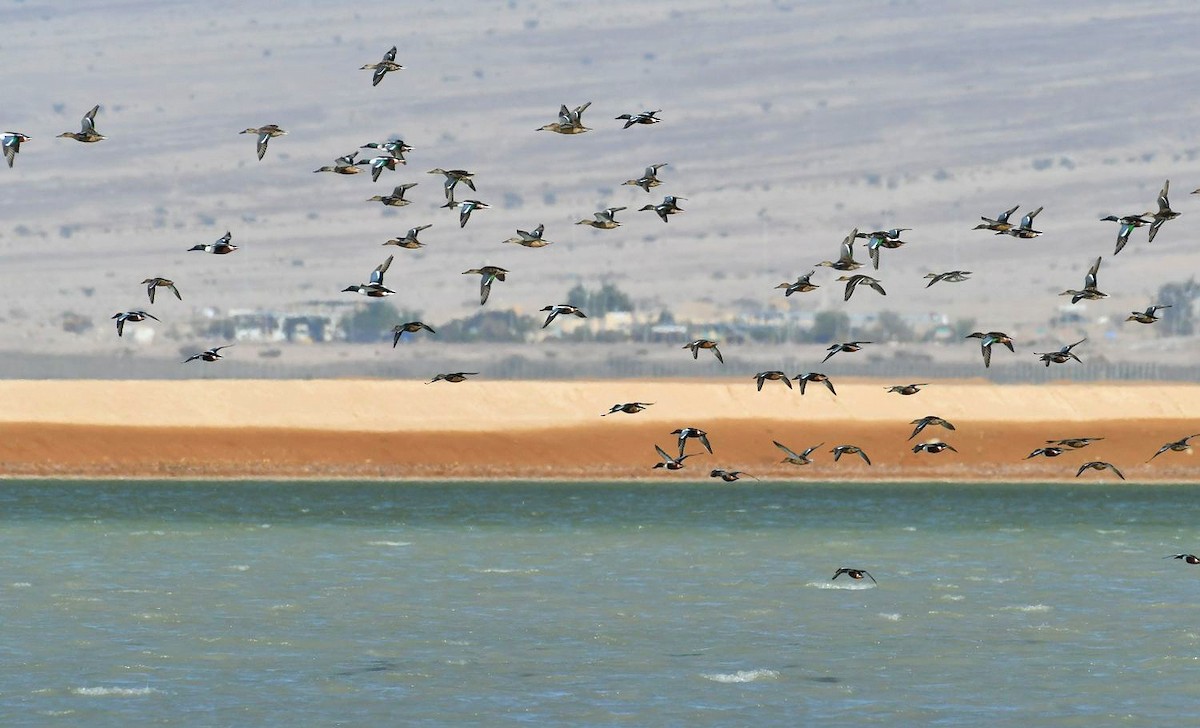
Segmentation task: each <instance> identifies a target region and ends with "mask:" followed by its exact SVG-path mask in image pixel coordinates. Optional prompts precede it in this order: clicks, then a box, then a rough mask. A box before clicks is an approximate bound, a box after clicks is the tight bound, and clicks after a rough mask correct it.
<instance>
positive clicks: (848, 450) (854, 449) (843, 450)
mask: <svg viewBox="0 0 1200 728" xmlns="http://www.w3.org/2000/svg"><path fill="white" fill-rule="evenodd" d="M829 452H831V453H833V461H834V462H835V463H836V462H837V461H838V460H839V459H841V457H842V456H843V455H858V456H859V457H860V458H862V459H863V462H864V463H866V464H867V465H870V464H871V458H869V457H867V451H866V450H863V449H862V448H861V447H859V446H858V445H838V446H837V447H835V448H833V449H832V450H830V451H829Z"/></svg>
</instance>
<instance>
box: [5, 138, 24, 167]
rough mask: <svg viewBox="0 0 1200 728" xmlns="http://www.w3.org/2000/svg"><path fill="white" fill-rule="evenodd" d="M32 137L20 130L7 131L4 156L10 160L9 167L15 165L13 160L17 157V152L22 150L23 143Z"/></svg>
mask: <svg viewBox="0 0 1200 728" xmlns="http://www.w3.org/2000/svg"><path fill="white" fill-rule="evenodd" d="M29 139H30V137H29V136H28V135H26V134H22V133H21V132H19V131H6V132H4V136H3V144H4V158H5V159H6V160H8V166H9V169H11V168H12V166H13V161H14V160H15V159H16V158H17V153H18V152H20V151H21V143H22V142H27V141H29Z"/></svg>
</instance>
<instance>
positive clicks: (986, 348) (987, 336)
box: [966, 331, 1016, 367]
mask: <svg viewBox="0 0 1200 728" xmlns="http://www.w3.org/2000/svg"><path fill="white" fill-rule="evenodd" d="M966 338H968V339H979V351H980V353H982V354H983V365H984V366H985V367H990V366H991V365H992V344H1003V345H1004V346H1007V347H1008V350H1009V351H1011V352H1014V353H1015V352H1016V350H1015V349H1013V340H1012V337H1011V336H1009V335H1008V334H1006V333H1004V332H1003V331H989V332H987V333H984V332H982V331H976V332H974V333H970V334H967V335H966Z"/></svg>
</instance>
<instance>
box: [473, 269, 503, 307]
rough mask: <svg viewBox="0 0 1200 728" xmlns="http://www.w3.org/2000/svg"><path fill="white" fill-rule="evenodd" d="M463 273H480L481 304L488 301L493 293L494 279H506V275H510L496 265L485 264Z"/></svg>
mask: <svg viewBox="0 0 1200 728" xmlns="http://www.w3.org/2000/svg"><path fill="white" fill-rule="evenodd" d="M462 274H463V275H464V276H465V275H478V276H480V281H479V305H480V306H482V305H483V304H485V303H487V300H488V296H490V295H491V294H492V281H501V282H503V281H504V276H506V275H508V271H506V270H505V269H503V268H501V267H499V266H495V265H485V266H482V267H479V268H472V269H471V270H464V271H463V272H462Z"/></svg>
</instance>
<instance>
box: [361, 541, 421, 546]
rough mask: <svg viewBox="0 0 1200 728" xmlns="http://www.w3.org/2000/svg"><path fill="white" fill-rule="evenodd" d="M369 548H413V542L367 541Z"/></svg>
mask: <svg viewBox="0 0 1200 728" xmlns="http://www.w3.org/2000/svg"><path fill="white" fill-rule="evenodd" d="M367 545H368V546H412V541H367Z"/></svg>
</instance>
